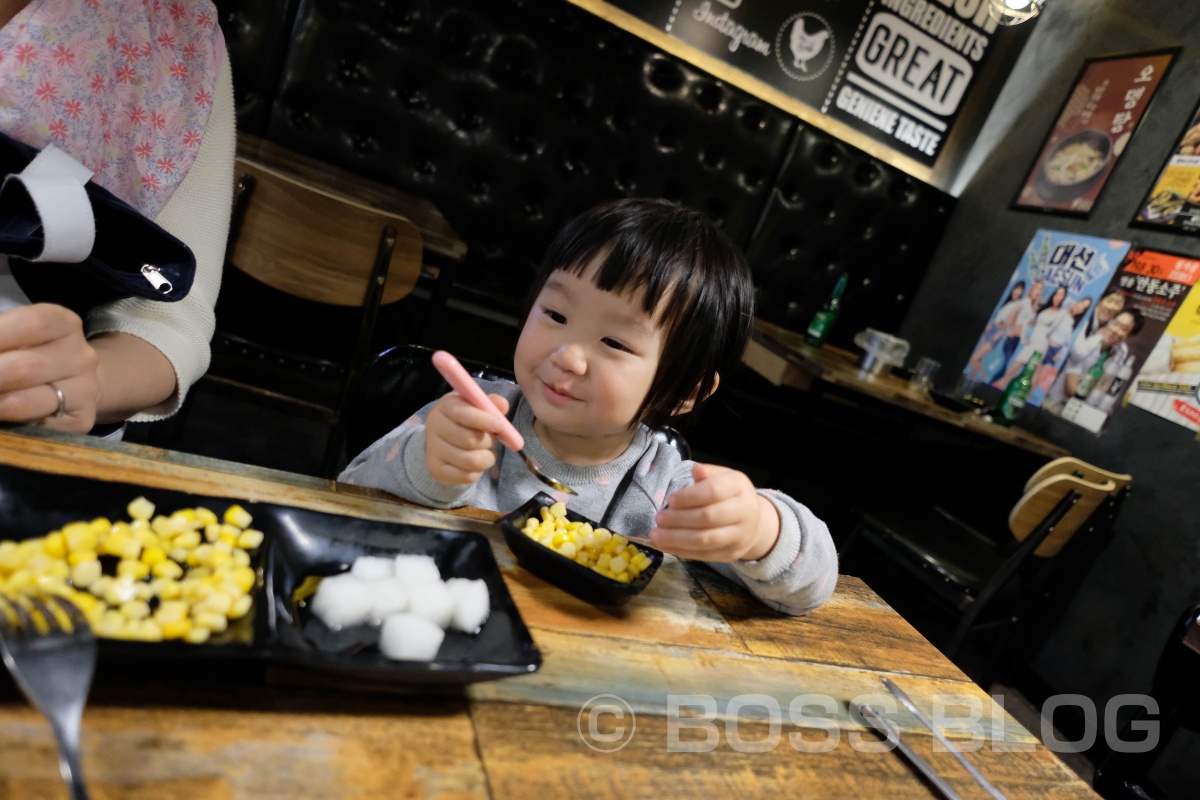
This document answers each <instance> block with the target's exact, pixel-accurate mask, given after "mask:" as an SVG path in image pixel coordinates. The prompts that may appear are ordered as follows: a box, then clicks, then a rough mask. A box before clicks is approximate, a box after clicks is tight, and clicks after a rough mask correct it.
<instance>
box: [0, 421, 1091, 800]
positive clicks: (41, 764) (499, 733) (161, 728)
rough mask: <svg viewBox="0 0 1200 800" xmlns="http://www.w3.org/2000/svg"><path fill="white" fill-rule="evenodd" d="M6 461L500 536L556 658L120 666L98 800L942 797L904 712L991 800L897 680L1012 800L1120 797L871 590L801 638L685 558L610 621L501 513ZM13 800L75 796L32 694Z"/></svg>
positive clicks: (6, 731)
mask: <svg viewBox="0 0 1200 800" xmlns="http://www.w3.org/2000/svg"><path fill="white" fill-rule="evenodd" d="M0 463H3V464H9V465H15V466H19V467H23V468H28V469H32V470H40V471H47V472H55V473H67V474H74V475H81V476H85V477H89V478H93V479H96V480H108V481H123V482H133V483H138V484H143V485H147V486H155V487H161V488H167V489H176V490H184V491H188V492H193V493H197V494H208V495H215V496H221V497H233V498H239V499H242V500H249V501H263V502H273V503H283V504H289V505H294V506H298V507H303V508H308V509H313V510H317V511H323V512H328V513H335V514H346V515H351V516H358V517H364V518H370V519H377V520H390V521H397V522H405V523H410V524H415V525H419V526H426V527H436V528H444V529H448V530H472V531H476V532H479V533H482V534H483V535H485V536H487V537H488V538H489V540H490V541H491V543H492V545H493V548H494V551H495V553H496V556H497V560H498V562H499V564H500V568H501V572H502V574H503V576H504V579H505V581H506V583H507V585H508V588H509V590H510V592H511V593H512V595H513V598H514V600H515V601H516V604H517V606H518V608H519V610H520V612H521V615H522V617H523V618H524V620H525V622H526V624H527V625H528V626H529V628H530V630H531V632H532V634H533V637H534V640H535V642H536V644H537V646H538V648H539V649H540V650H541V652H542V655H543V659H544V661H543V665H542V667H541V669H539V670H538V671H537V672H534V673H532V674H530V675H523V676H519V677H511V678H504V679H501V680H495V681H488V682H483V683H477V684H472V685H470V686H469V687H463V688H449V689H438V690H432V689H428V688H423V687H393V690H392V691H387V692H381V691H378V687H376V690H375V691H365V689H366V688H367V687H363V686H356V685H353V684H347V683H344V682H336V683H335V682H331V680H330V679H329V678H326V677H321V676H316V675H312V674H306V673H302V672H298V671H294V670H287V669H273V670H270V671H268V672H267V673H266V674H265V675H263V676H260V677H258V678H254V679H252V678H250V677H249V676H246V675H240V674H238V672H237V671H236V670H233V671H226V672H222V673H221V674H213V675H207V676H206V679H205V680H195V679H194V677H193V678H184V677H183V676H175V675H173V674H172V673H171V668H169V667H160V666H155V665H145V667H144V668H139V671H140V672H142V673H143V674H139V675H129V676H126V675H124V674H117V675H113V674H111V672H107V673H106V672H105V671H104V670H103V667H104V664H102V665H101V666H102V671H101V674H100V676H99V677H98V679H97V682H96V684H95V685H94V687H93V691H92V695H91V697H90V699H89V704H88V707H87V710H86V711H85V714H84V720H83V750H84V756H83V761H84V770H85V773H86V775H87V778H88V781H89V786H90V789H91V792H92V797H93V798H94V800H118V798H119V799H120V800H126V799H127V798H128V800H133V799H134V798H137V800H165V799H166V798H188V800H210V798H211V800H251V799H253V800H259V799H260V798H318V797H319V798H330V799H332V800H342V799H347V800H348V799H349V798H356V799H357V798H364V799H365V798H399V797H438V798H514V799H515V798H574V797H605V798H607V797H612V798H622V800H624V799H625V798H632V797H646V798H649V797H655V798H657V797H687V796H694V797H725V796H739V797H757V796H778V795H779V794H780V792H788V793H789V795H790V796H817V797H822V798H854V800H861V799H862V798H879V797H886V798H889V800H905V799H907V798H929V797H934V796H935V795H934V794H933V790H932V789H931V788H930V787H929V786H928V785H927V784H926V783H924V782H923V781H922V779H921V778H919V777H918V775H917V773H915V772H914V771H913V770H912V769H911V768H910V767H909V766H908V764H907V763H906V762H905V761H904V760H903V759H902V758H901V757H900V756H899V754H898V753H896V752H889V751H886V750H881V749H880V747H879V737H877V736H876V735H875V734H873V733H871V732H869V731H867V730H866V729H865V728H864V727H863V726H862V725H860V724H859V723H858V722H856V721H855V719H854V718H853V717H852V715H851V714H850V712H849V704H850V702H851V701H855V700H858V701H867V702H872V703H875V704H877V705H881V706H883V707H884V708H885V709H887V713H888V716H889V717H890V718H891V719H893V720H894V721H895V722H896V724H897V725H898V726H899V728H900V730H901V732H902V736H903V737H904V738H905V739H906V740H907V741H909V742H910V743H911V744H912V745H913V747H914V748H915V749H916V750H917V751H918V752H920V753H922V754H923V755H924V756H925V757H926V758H927V759H928V760H930V762H931V763H932V764H933V765H934V767H935V768H936V769H938V770H939V771H940V772H941V773H942V774H943V775H945V776H946V779H947V780H948V781H949V782H950V783H951V784H952V785H953V786H954V787H955V789H956V790H957V791H959V793H960V794H961V795H962V797H963V798H966V799H967V800H970V798H984V797H986V795H985V794H984V793H983V791H982V790H981V789H980V788H979V787H978V786H977V785H976V784H975V783H974V782H973V781H972V779H971V778H970V777H969V776H968V774H967V773H966V772H965V771H964V770H963V769H962V768H961V767H960V766H958V765H957V764H956V762H955V761H954V759H953V757H952V756H951V755H950V754H949V753H946V752H939V750H938V748H937V746H936V744H935V741H934V739H933V737H932V736H930V735H929V734H928V733H927V732H926V731H925V730H924V729H923V728H922V727H921V725H920V723H919V721H918V720H917V719H916V718H915V716H913V715H912V714H910V713H908V712H906V711H904V710H903V709H901V708H899V707H897V705H896V704H895V703H894V702H893V701H891V700H890V697H889V696H888V695H887V694H886V692H885V691H884V689H883V686H882V684H881V682H880V678H881V677H883V676H887V677H890V678H892V679H893V680H895V681H896V683H898V684H900V685H901V686H902V687H903V688H904V689H905V690H906V691H907V692H908V693H909V694H910V695H911V696H912V697H913V698H914V700H915V701H916V703H917V704H918V706H919V707H921V708H922V709H923V710H924V711H925V712H926V714H928V715H932V716H934V717H935V718H938V711H937V710H938V708H939V707H940V706H939V704H942V705H946V707H947V708H948V709H949V710H948V711H947V712H946V714H944V715H943V716H942V717H940V718H941V719H958V720H964V721H965V720H967V719H968V716H969V714H970V713H972V709H973V710H974V714H975V716H974V719H975V720H976V721H975V723H974V724H975V732H971V731H969V730H967V729H959V730H948V731H947V733H948V735H949V736H950V738H951V739H952V740H954V741H956V742H958V743H959V744H960V745H963V746H967V745H978V746H979V747H978V749H977V750H976V751H974V752H970V753H968V756H967V757H968V758H970V759H971V760H972V762H974V763H975V764H976V765H977V766H978V767H979V769H980V770H981V771H982V772H983V773H984V774H985V775H986V776H987V777H988V778H989V780H991V781H992V782H993V783H994V784H995V785H996V786H997V787H998V788H999V789H1000V790H1001V791H1002V792H1004V793H1005V794H1006V795H1007V796H1008V797H1009V798H1012V800H1018V799H1019V798H1031V799H1032V798H1037V800H1051V799H1053V798H1064V799H1065V798H1086V797H1095V796H1096V795H1095V794H1094V793H1093V792H1092V791H1091V789H1090V788H1089V787H1088V786H1087V785H1086V784H1085V783H1084V782H1082V781H1081V780H1079V779H1078V778H1077V777H1076V776H1075V775H1074V773H1072V772H1071V771H1070V770H1069V769H1068V768H1067V767H1066V766H1065V765H1064V764H1063V763H1062V762H1061V761H1060V760H1059V759H1058V757H1057V756H1056V755H1055V754H1054V753H1052V752H1051V751H1049V750H1048V749H1046V748H1045V747H1043V746H1042V745H1041V744H1039V743H1038V741H1037V739H1036V738H1035V737H1034V736H1033V735H1032V734H1031V733H1030V732H1029V731H1027V730H1026V729H1025V728H1023V727H1022V726H1021V725H1020V724H1019V723H1017V722H1016V721H1015V720H1014V719H1013V718H1012V717H1011V716H1009V715H1008V714H1007V713H1006V712H1004V710H1003V709H1002V708H1001V707H1000V706H999V705H997V704H995V703H994V701H993V700H992V698H991V697H989V696H988V695H987V694H986V693H985V692H983V691H982V690H981V689H980V688H979V687H977V686H976V685H974V684H973V683H971V682H970V680H968V679H967V677H966V676H965V675H963V674H962V673H961V672H960V671H959V670H958V669H957V668H956V667H955V666H954V665H953V664H952V663H950V662H949V661H948V660H947V659H946V658H945V657H944V656H942V655H941V654H940V653H939V652H938V651H937V650H936V649H935V648H934V647H933V646H932V645H931V644H929V642H927V641H926V640H925V639H923V638H922V637H921V636H920V635H919V634H918V633H917V632H916V630H914V629H913V628H912V627H911V626H910V625H908V623H906V622H905V621H904V620H903V619H902V618H900V616H899V615H897V614H896V613H895V612H894V611H893V610H892V609H891V608H889V607H888V606H887V605H886V604H885V603H884V602H883V601H882V600H881V599H880V598H879V597H878V595H876V594H875V593H874V592H872V591H871V590H870V588H868V587H867V586H866V585H864V584H863V583H862V582H861V581H859V580H857V579H855V578H851V577H846V576H843V577H842V578H841V580H840V581H839V585H838V588H837V590H836V592H835V594H834V596H833V598H832V599H831V600H830V601H829V602H828V603H826V604H825V605H824V606H822V607H821V608H819V609H817V610H815V611H813V612H812V613H810V614H808V615H806V616H804V617H787V616H784V615H781V614H777V613H775V612H772V611H770V610H768V609H767V608H765V607H764V606H762V605H760V604H758V603H757V602H756V601H754V600H753V599H752V598H750V597H749V596H748V595H747V593H746V592H745V591H744V590H743V589H741V588H740V587H738V586H736V585H734V584H732V583H730V582H729V581H727V580H725V579H724V578H722V577H721V576H719V575H717V574H716V573H715V572H713V571H712V570H710V569H708V568H707V567H705V566H704V565H700V564H693V563H686V562H682V561H679V560H677V559H675V558H673V557H669V556H668V557H667V559H666V561H665V563H664V565H663V567H662V568H661V570H660V571H659V573H658V574H657V575H656V576H655V579H654V581H653V582H652V583H651V585H650V587H649V588H648V590H647V591H646V593H645V594H643V595H642V596H641V597H639V598H638V599H636V600H635V601H633V602H632V603H630V604H629V605H627V606H624V607H621V608H620V609H616V610H613V609H600V608H597V607H593V606H590V605H588V604H585V603H582V602H581V601H578V600H576V599H575V598H573V597H571V596H570V595H568V594H566V593H564V592H562V591H560V590H558V589H556V588H554V587H552V586H550V585H548V584H547V583H545V582H544V581H542V580H540V579H538V578H536V577H535V576H533V575H531V574H529V573H528V572H526V571H525V570H523V569H521V568H520V567H518V566H517V565H516V564H514V562H513V560H512V557H511V555H510V554H509V552H508V550H507V548H506V547H505V546H504V543H503V539H502V537H501V536H500V535H499V531H498V530H497V529H496V526H495V524H494V520H495V519H496V517H497V516H498V515H497V514H495V513H493V512H488V511H481V510H478V509H470V510H463V512H462V513H447V512H440V511H433V510H429V509H422V508H418V507H414V506H412V505H409V504H406V503H403V502H401V501H398V500H395V499H393V498H390V497H388V496H387V495H384V494H382V493H380V492H375V491H371V490H365V489H361V488H357V487H349V486H345V485H340V484H336V483H333V482H331V481H326V480H321V479H317V478H310V477H305V476H299V475H292V474H289V473H283V472H276V471H273V470H265V469H261V468H254V467H247V466H245V465H240V464H234V463H230V462H223V461H216V460H213V459H206V458H200V457H195V456H188V455H184V454H180V453H173V452H170V451H163V450H159V449H157V448H150V447H144V446H140V445H133V444H122V443H111V442H104V441H100V440H93V439H90V438H89V437H79V436H72V435H69V434H61V433H54V432H47V431H42V430H41V429H36V428H19V429H15V430H6V431H0ZM597 698H600V699H599V700H597ZM822 704H824V705H825V708H822ZM593 734H595V735H593ZM618 745H620V746H619V747H618ZM606 751H611V752H606ZM0 797H5V798H14V799H18V798H19V799H21V800H25V799H28V798H65V797H66V792H65V789H64V788H63V786H62V785H61V782H60V780H59V778H58V775H57V767H56V756H55V746H54V738H53V736H52V734H51V731H50V728H49V726H48V725H47V724H46V722H45V721H44V720H43V719H42V718H41V717H40V716H39V715H38V714H37V713H36V712H35V711H34V710H33V709H31V708H30V707H29V706H28V705H27V704H26V703H25V702H24V701H23V699H22V698H21V697H20V696H19V695H18V694H16V692H15V690H11V688H10V690H9V691H7V692H2V693H0Z"/></svg>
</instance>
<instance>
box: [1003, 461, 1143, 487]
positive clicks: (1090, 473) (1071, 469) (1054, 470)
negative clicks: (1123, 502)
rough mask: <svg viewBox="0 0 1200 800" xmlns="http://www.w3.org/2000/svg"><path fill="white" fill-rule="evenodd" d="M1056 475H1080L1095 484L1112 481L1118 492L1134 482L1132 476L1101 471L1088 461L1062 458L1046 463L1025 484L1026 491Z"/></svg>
mask: <svg viewBox="0 0 1200 800" xmlns="http://www.w3.org/2000/svg"><path fill="white" fill-rule="evenodd" d="M1055 475H1078V476H1079V477H1081V478H1086V479H1087V480H1089V481H1093V482H1095V483H1104V482H1105V481H1106V480H1107V481H1112V482H1113V484H1114V486H1115V487H1116V489H1115V491H1118V492H1119V491H1121V490H1122V489H1124V488H1125V487H1126V486H1128V485H1129V482H1130V481H1132V480H1133V476H1132V475H1126V474H1122V473H1119V472H1109V471H1108V470H1106V469H1101V468H1100V467H1097V466H1095V465H1093V464H1089V463H1087V462H1086V461H1082V460H1080V459H1078V458H1076V457H1075V456H1062V457H1060V458H1056V459H1054V460H1053V461H1048V462H1046V463H1045V464H1043V465H1042V467H1041V468H1040V469H1038V470H1037V471H1036V472H1034V473H1033V475H1031V476H1030V478H1029V480H1028V481H1026V482H1025V491H1027V492H1028V491H1029V490H1030V489H1032V488H1033V487H1034V486H1037V485H1038V484H1039V483H1041V482H1042V481H1044V480H1045V479H1046V478H1050V477H1053V476H1055Z"/></svg>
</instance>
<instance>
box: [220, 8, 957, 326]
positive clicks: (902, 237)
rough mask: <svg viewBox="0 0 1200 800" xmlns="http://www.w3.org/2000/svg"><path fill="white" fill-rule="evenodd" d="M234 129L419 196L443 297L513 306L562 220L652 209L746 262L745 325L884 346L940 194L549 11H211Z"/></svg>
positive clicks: (931, 243)
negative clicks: (722, 242)
mask: <svg viewBox="0 0 1200 800" xmlns="http://www.w3.org/2000/svg"><path fill="white" fill-rule="evenodd" d="M218 5H219V7H220V9H221V11H222V14H221V23H222V26H223V29H224V31H225V36H226V40H227V42H228V43H229V49H230V53H231V58H232V59H233V63H234V74H235V80H236V81H237V83H236V84H235V92H236V95H237V99H238V124H239V127H240V128H241V129H242V130H246V131H249V132H251V133H255V134H258V135H262V136H265V137H267V138H269V139H271V140H273V141H275V142H277V143H279V144H280V145H283V146H284V147H288V148H291V149H293V150H296V151H298V152H301V153H304V154H306V155H310V156H313V157H316V158H319V159H322V160H324V161H327V162H329V163H331V164H334V165H336V166H340V167H343V168H345V169H349V170H352V171H356V172H359V173H361V174H364V175H367V176H369V177H371V178H374V179H376V180H381V181H383V182H385V183H390V184H392V185H395V186H397V187H399V188H401V189H403V190H405V191H408V192H411V193H413V194H417V195H421V196H424V197H427V198H429V199H430V200H432V201H433V202H434V203H435V204H436V205H437V206H438V208H439V209H440V210H441V211H442V213H443V214H444V215H445V216H446V217H447V219H448V220H449V222H450V224H451V225H452V226H453V227H454V228H455V229H456V230H457V231H458V233H459V234H460V235H461V236H462V237H463V239H465V240H466V242H467V244H468V246H469V251H468V255H467V260H466V262H465V263H464V264H463V265H462V268H461V270H460V271H459V277H458V280H457V284H456V287H457V288H456V293H458V294H464V293H466V294H470V295H473V296H475V297H476V298H484V300H485V302H487V303H489V304H494V305H496V306H498V307H499V308H500V310H503V311H509V312H514V313H515V311H516V310H517V308H518V307H519V304H520V301H521V299H522V298H523V295H524V291H525V288H526V286H527V284H528V281H529V279H530V277H531V275H532V273H533V270H534V266H535V264H536V263H537V262H538V260H539V259H540V258H541V255H542V252H543V251H544V250H545V247H546V245H547V244H548V243H549V241H550V239H551V237H552V236H553V235H554V233H555V232H557V230H558V229H559V228H560V227H561V226H562V225H563V224H564V223H565V222H566V220H567V219H569V218H570V217H571V216H572V215H574V214H575V213H577V212H579V211H581V210H583V209H584V208H587V207H588V206H590V205H592V204H594V203H596V202H599V201H601V200H604V199H609V198H612V197H617V196H630V195H650V196H660V197H668V198H672V199H675V200H679V201H681V202H684V203H687V204H689V205H692V206H695V207H697V208H700V209H703V210H705V211H707V212H708V213H709V214H711V215H713V216H714V217H716V218H717V219H719V220H720V221H721V222H722V223H723V224H724V226H725V228H726V230H727V231H728V232H729V233H730V234H731V235H732V237H733V238H734V240H735V241H737V242H738V243H740V244H742V245H743V246H744V247H745V248H746V251H747V255H748V257H749V259H750V262H751V265H752V266H753V268H754V275H755V281H756V283H757V284H758V287H759V293H758V302H759V313H760V315H761V316H763V317H764V318H765V319H768V320H770V321H773V322H777V323H779V324H782V325H786V326H788V327H790V328H793V329H803V328H804V327H805V326H806V325H807V322H808V320H809V319H810V318H811V316H812V313H813V311H814V310H815V309H816V308H817V306H819V305H820V303H821V302H822V301H823V299H824V298H825V297H826V296H827V295H828V294H829V292H830V290H831V289H832V287H833V285H834V283H835V282H836V279H837V277H838V275H840V274H841V273H842V272H843V271H846V272H848V273H849V275H850V282H849V286H848V289H847V295H846V302H845V305H844V310H843V313H842V315H841V317H840V318H839V321H838V323H837V325H836V326H835V328H834V331H833V334H832V341H833V343H835V344H841V345H845V344H847V343H848V342H849V340H850V338H851V337H852V336H853V334H854V333H855V332H857V331H858V330H860V329H861V328H863V327H867V326H868V325H869V326H872V327H876V328H880V329H883V330H892V331H894V330H895V329H896V328H898V326H899V324H900V321H901V320H902V319H903V316H904V314H905V312H906V311H907V308H908V305H909V301H910V298H911V297H912V295H913V293H914V291H915V289H916V287H917V285H918V284H919V283H920V280H921V278H922V276H923V274H924V268H925V265H926V263H927V262H928V260H929V258H930V257H931V255H932V253H933V250H934V248H935V247H936V244H937V242H938V239H939V238H940V236H941V234H942V230H943V229H944V226H945V224H946V221H947V219H948V217H949V214H950V211H951V209H952V206H953V202H954V201H953V198H951V197H950V196H949V195H947V194H945V193H943V192H941V191H939V190H937V189H935V188H933V187H931V186H929V185H926V184H923V183H921V182H919V181H916V180H914V179H912V178H911V177H909V176H907V175H906V174H904V173H902V172H901V171H899V170H897V169H895V168H893V167H891V166H889V165H887V164H885V163H883V162H881V161H879V160H878V159H875V158H872V157H871V156H869V155H867V154H866V153H863V152H862V151H859V150H857V149H856V148H854V147H851V146H850V145H847V144H845V143H844V142H841V141H840V140H838V139H835V138H834V137H832V136H829V135H828V134H825V133H823V132H822V131H820V130H817V129H815V128H812V127H810V126H808V125H806V124H803V123H801V122H800V121H798V120H797V119H795V118H793V117H791V116H789V115H787V114H785V113H784V112H782V111H779V110H778V109H775V108H773V107H771V106H769V105H766V104H764V103H762V102H760V101H758V100H757V99H756V98H754V97H752V96H750V95H748V94H746V93H745V92H742V91H741V90H739V89H737V88H735V87H731V86H729V85H727V84H724V83H722V82H720V81H718V80H716V79H714V78H712V77H711V76H709V75H707V74H706V73H703V72H701V71H699V70H697V69H695V68H693V67H691V66H690V65H688V64H686V63H684V62H682V61H680V60H679V59H676V58H675V57H673V56H671V55H669V54H666V53H663V52H662V51H659V50H658V49H657V48H654V47H652V46H651V45H649V44H647V43H645V42H644V41H642V40H641V39H639V38H637V37H635V36H633V35H631V34H628V33H626V32H624V31H622V30H620V29H619V28H616V27H615V26H613V25H611V24H609V23H607V22H605V21H603V20H601V19H599V18H596V17H594V16H593V15H591V14H589V13H588V12H586V11H583V10H581V9H579V8H577V7H576V6H573V5H571V4H570V3H567V2H566V1H565V0H453V1H452V2H433V0H388V2H380V3H371V4H364V3H361V2H356V0H218Z"/></svg>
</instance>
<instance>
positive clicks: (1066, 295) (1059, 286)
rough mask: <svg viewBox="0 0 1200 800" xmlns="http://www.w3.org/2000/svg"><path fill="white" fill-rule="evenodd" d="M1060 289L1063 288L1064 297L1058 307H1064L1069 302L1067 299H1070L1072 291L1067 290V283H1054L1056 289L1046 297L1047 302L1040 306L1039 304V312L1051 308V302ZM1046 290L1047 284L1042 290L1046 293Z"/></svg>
mask: <svg viewBox="0 0 1200 800" xmlns="http://www.w3.org/2000/svg"><path fill="white" fill-rule="evenodd" d="M1059 289H1062V292H1063V299H1062V302H1061V303H1059V304H1058V307H1059V308H1062V307H1063V306H1065V305H1066V304H1067V300H1069V299H1070V297H1071V294H1070V292H1068V291H1067V287H1066V284H1062V283H1056V284H1054V290H1053V291H1052V292H1050V296H1049V297H1048V298H1046V302H1044V303H1042V304H1041V305H1040V306H1038V313H1039V314H1040V313H1042V312H1043V311H1045V310H1046V309H1047V308H1050V304H1051V303H1053V302H1054V295H1056V294H1058V290H1059ZM1045 291H1046V288H1045V285H1043V286H1042V292H1043V293H1044V292H1045Z"/></svg>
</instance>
